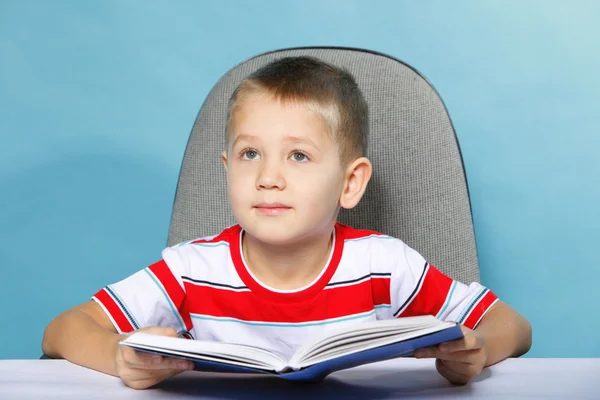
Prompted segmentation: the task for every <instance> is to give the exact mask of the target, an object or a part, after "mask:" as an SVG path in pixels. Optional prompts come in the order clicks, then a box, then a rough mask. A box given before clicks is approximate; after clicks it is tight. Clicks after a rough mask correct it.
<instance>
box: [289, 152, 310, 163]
mask: <svg viewBox="0 0 600 400" xmlns="http://www.w3.org/2000/svg"><path fill="white" fill-rule="evenodd" d="M292 159H293V160H294V161H298V162H306V161H308V157H307V156H306V154H304V153H300V152H295V153H294V154H292Z"/></svg>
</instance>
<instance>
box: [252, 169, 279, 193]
mask: <svg viewBox="0 0 600 400" xmlns="http://www.w3.org/2000/svg"><path fill="white" fill-rule="evenodd" d="M282 172H283V171H282V170H281V167H280V166H277V165H264V166H263V168H261V170H260V173H259V175H258V179H257V180H256V188H257V189H272V188H277V189H279V190H283V189H284V188H285V179H284V177H283V173H282Z"/></svg>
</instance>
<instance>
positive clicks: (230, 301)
mask: <svg viewBox="0 0 600 400" xmlns="http://www.w3.org/2000/svg"><path fill="white" fill-rule="evenodd" d="M184 285H185V290H186V292H187V293H188V296H189V297H188V298H189V299H190V312H191V313H193V314H201V315H209V316H213V317H223V318H235V319H240V320H242V321H262V322H276V323H277V322H279V323H286V322H287V323H300V322H311V321H322V320H326V319H331V318H339V317H346V316H351V315H355V314H359V313H365V312H369V311H373V289H372V287H371V281H369V280H367V281H364V282H361V283H357V284H354V285H350V286H341V287H332V288H328V289H326V290H323V291H321V292H320V293H319V294H317V295H316V296H313V297H311V298H309V299H306V300H302V301H298V302H294V303H290V302H277V301H274V300H271V299H265V297H264V296H258V295H256V294H255V293H253V292H250V291H242V292H236V291H232V290H227V289H223V288H217V287H211V286H203V285H197V284H193V283H190V282H187V281H185V282H184Z"/></svg>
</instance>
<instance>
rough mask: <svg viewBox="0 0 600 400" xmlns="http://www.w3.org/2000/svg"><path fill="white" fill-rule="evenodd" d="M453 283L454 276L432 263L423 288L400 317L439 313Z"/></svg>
mask: <svg viewBox="0 0 600 400" xmlns="http://www.w3.org/2000/svg"><path fill="white" fill-rule="evenodd" d="M451 285H452V278H450V277H448V276H446V275H444V274H443V273H441V272H440V271H439V270H438V269H437V268H435V267H434V266H433V265H431V264H430V265H429V269H428V270H427V274H426V275H425V278H424V279H423V284H422V285H421V289H420V290H419V291H418V293H417V294H416V295H415V297H414V298H413V300H412V301H411V303H410V304H409V305H408V307H406V308H405V309H404V311H402V312H401V313H400V315H398V318H400V317H413V316H417V315H428V314H430V315H437V313H438V312H439V311H440V309H441V308H442V306H443V305H444V302H445V301H446V297H447V296H448V292H449V291H450V286H451Z"/></svg>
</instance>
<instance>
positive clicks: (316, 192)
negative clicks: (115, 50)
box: [42, 57, 531, 389]
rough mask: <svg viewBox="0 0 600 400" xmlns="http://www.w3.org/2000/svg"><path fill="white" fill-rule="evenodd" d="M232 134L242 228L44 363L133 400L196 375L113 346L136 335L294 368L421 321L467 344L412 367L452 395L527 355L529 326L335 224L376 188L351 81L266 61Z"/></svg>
mask: <svg viewBox="0 0 600 400" xmlns="http://www.w3.org/2000/svg"><path fill="white" fill-rule="evenodd" d="M226 134H227V150H226V151H225V152H223V155H222V160H223V165H224V167H225V169H226V171H227V183H228V188H229V200H230V204H231V208H232V211H233V214H234V216H235V218H236V220H237V221H238V225H234V226H231V227H229V228H226V229H225V230H224V231H223V232H221V233H220V234H218V235H216V236H213V237H206V238H201V239H196V240H192V241H190V242H187V243H182V244H180V245H177V246H173V247H170V248H167V249H165V250H164V251H163V252H162V260H161V261H159V262H157V263H155V264H153V265H151V266H149V267H148V268H146V269H144V270H142V271H140V272H138V273H136V274H134V275H132V276H130V277H128V278H126V279H124V280H123V281H120V282H118V283H116V284H113V285H109V286H107V287H105V288H104V289H102V290H100V291H99V292H98V293H97V294H96V295H95V296H94V297H93V300H91V301H89V302H87V303H84V304H81V305H79V306H76V307H74V308H72V309H70V310H67V311H66V312H64V313H63V314H61V315H59V316H58V317H57V318H56V319H55V320H53V321H52V322H51V323H50V324H49V325H48V327H47V328H46V331H45V333H44V339H43V345H42V347H43V350H44V353H46V354H47V355H49V356H50V357H54V358H66V359H68V360H70V361H72V362H74V363H76V364H80V365H83V366H86V367H89V368H93V369H96V370H98V371H102V372H105V373H108V374H112V375H116V376H119V377H120V378H121V379H122V380H123V381H124V382H125V384H127V385H128V386H130V387H133V388H138V389H141V388H147V387H150V386H152V385H154V384H156V383H158V382H161V381H163V380H165V379H167V378H168V377H170V376H173V375H175V374H177V373H179V372H181V371H183V370H186V369H191V368H192V365H191V364H190V363H188V362H187V361H182V360H175V359H168V358H162V357H160V356H150V355H148V354H142V353H137V352H135V351H134V350H131V349H128V348H125V347H121V346H119V345H118V342H119V341H120V340H122V339H123V338H124V337H125V335H126V334H127V333H129V332H132V331H134V330H136V331H138V330H141V331H145V332H151V333H156V334H161V335H168V336H177V335H180V336H184V337H187V338H191V339H202V340H214V341H224V342H234V343H241V344H248V345H254V346H258V347H263V348H267V349H271V350H274V351H278V352H280V353H283V354H288V355H289V354H291V353H292V352H293V351H294V350H295V349H296V348H297V347H298V346H300V345H301V344H302V342H303V340H304V339H305V338H307V337H310V336H315V335H318V334H320V333H323V332H325V331H327V330H330V329H339V328H340V327H342V328H343V327H344V326H349V325H351V324H357V323H361V322H364V321H370V320H374V319H389V318H397V317H405V316H412V315H424V314H432V315H435V316H437V317H438V318H440V319H444V320H453V321H456V322H459V323H460V324H461V326H462V329H463V332H464V338H463V339H461V340H457V341H453V342H448V343H445V344H442V345H440V346H438V347H435V348H429V349H422V350H420V351H417V353H416V354H415V357H417V358H426V357H432V358H436V359H437V360H436V366H437V369H438V371H439V372H440V374H442V375H443V376H444V377H446V378H447V379H448V380H449V381H451V382H453V383H457V384H464V383H466V382H468V381H469V380H470V379H471V378H472V377H474V376H476V375H477V374H479V373H480V372H481V370H482V369H483V368H484V367H485V366H488V365H492V364H495V363H497V362H499V361H501V360H503V359H505V358H507V357H512V356H519V355H522V354H524V353H525V352H527V351H528V349H529V347H530V345H531V327H530V325H529V323H528V322H527V320H525V318H523V317H522V316H521V315H520V314H518V313H517V312H516V311H514V310H513V309H512V308H510V307H509V306H508V305H506V304H505V303H502V302H499V301H498V299H497V297H496V296H495V295H494V294H493V293H492V292H491V291H489V290H488V289H486V288H484V287H482V286H481V285H479V284H478V283H472V284H471V285H469V286H467V285H464V284H462V283H459V282H456V281H453V280H452V279H450V278H449V277H447V276H445V275H443V274H442V273H440V272H439V271H438V270H437V269H436V268H435V267H434V266H432V265H430V264H428V263H427V262H426V261H425V260H424V259H423V257H421V256H420V255H419V254H418V253H417V252H416V251H414V250H412V249H411V248H409V247H408V246H406V245H405V244H404V243H403V242H402V241H401V240H399V239H396V238H392V237H389V236H386V235H383V234H380V233H377V232H371V231H364V230H355V229H353V228H351V227H348V226H345V225H342V224H339V223H336V218H337V215H338V212H339V210H340V207H344V208H346V209H350V208H353V207H354V206H356V204H357V203H358V202H359V200H360V199H361V197H362V195H363V193H364V191H365V189H366V187H367V183H368V182H369V179H370V177H371V163H370V162H369V160H368V159H367V158H365V151H366V147H367V135H368V110H367V105H366V103H365V100H364V99H363V96H362V94H361V92H360V90H359V89H358V87H357V85H356V83H355V81H354V79H353V77H352V76H351V75H349V74H348V73H347V72H345V71H343V70H340V69H338V68H336V67H333V66H331V65H328V64H326V63H323V62H321V61H319V60H316V59H313V58H307V57H296V58H284V59H280V60H277V61H274V62H272V63H271V64H269V65H267V66H265V67H264V68H262V69H260V70H259V71H257V72H256V73H254V74H253V75H251V76H250V77H249V78H247V79H246V80H245V81H244V82H242V84H241V85H240V86H239V87H238V89H237V90H236V92H235V93H234V95H233V96H232V98H231V101H230V104H229V117H228V121H227V132H226Z"/></svg>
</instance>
